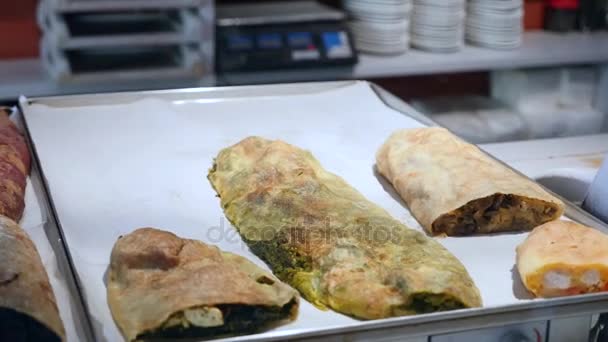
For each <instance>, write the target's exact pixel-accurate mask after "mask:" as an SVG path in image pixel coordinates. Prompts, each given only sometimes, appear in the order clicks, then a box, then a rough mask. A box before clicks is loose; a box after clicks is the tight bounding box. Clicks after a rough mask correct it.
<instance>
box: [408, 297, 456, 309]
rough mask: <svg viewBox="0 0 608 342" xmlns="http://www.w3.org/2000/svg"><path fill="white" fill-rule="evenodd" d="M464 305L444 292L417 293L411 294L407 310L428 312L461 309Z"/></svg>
mask: <svg viewBox="0 0 608 342" xmlns="http://www.w3.org/2000/svg"><path fill="white" fill-rule="evenodd" d="M463 308H465V305H464V304H463V303H462V302H461V301H459V300H458V299H456V298H454V297H452V296H450V295H444V294H433V293H417V294H415V295H413V296H412V302H411V303H410V305H409V306H408V309H409V310H412V311H414V312H415V313H429V312H436V311H447V310H457V309H463Z"/></svg>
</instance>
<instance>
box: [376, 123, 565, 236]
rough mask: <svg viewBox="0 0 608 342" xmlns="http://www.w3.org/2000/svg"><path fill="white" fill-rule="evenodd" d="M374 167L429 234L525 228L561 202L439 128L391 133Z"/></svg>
mask: <svg viewBox="0 0 608 342" xmlns="http://www.w3.org/2000/svg"><path fill="white" fill-rule="evenodd" d="M376 168H377V170H378V172H379V173H380V174H382V175H383V176H384V177H385V178H386V179H387V180H388V181H389V182H390V183H391V184H392V185H393V187H394V188H395V190H396V191H397V192H398V193H399V195H400V196H401V198H402V199H403V200H404V201H405V203H406V204H407V206H408V207H409V209H410V212H411V213H412V215H414V217H415V218H416V219H417V220H418V222H419V223H420V224H421V225H422V226H423V227H424V228H425V229H426V230H427V231H428V232H429V233H430V234H433V235H438V234H447V235H453V236H456V235H471V234H475V233H495V232H503V231H518V230H520V231H521V230H524V231H525V230H531V229H532V228H534V227H536V226H539V225H541V224H543V223H545V222H548V221H552V220H555V219H558V218H559V217H561V215H562V214H563V211H564V204H563V203H562V202H561V201H560V200H559V199H557V198H556V197H554V196H552V195H550V194H549V193H548V192H546V191H545V190H543V189H542V188H541V187H540V186H539V185H538V184H536V183H534V182H533V181H531V180H529V179H527V178H524V177H522V176H520V175H518V174H517V173H515V172H513V171H512V170H510V169H509V168H507V167H505V166H504V165H501V164H500V163H499V162H497V161H495V160H493V159H492V158H490V157H488V156H487V155H485V154H484V153H483V152H482V151H480V150H479V148H477V147H476V146H474V145H471V144H469V143H466V142H464V141H462V140H460V139H459V138H458V137H456V136H455V135H453V134H451V133H450V132H449V131H448V130H446V129H444V128H437V127H433V128H417V129H409V130H402V131H398V132H395V133H394V134H393V135H391V136H390V138H389V139H388V140H387V141H386V142H385V143H384V145H383V146H382V147H381V148H380V150H379V151H378V153H377V155H376Z"/></svg>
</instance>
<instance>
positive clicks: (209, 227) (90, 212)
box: [20, 81, 608, 341]
mask: <svg viewBox="0 0 608 342" xmlns="http://www.w3.org/2000/svg"><path fill="white" fill-rule="evenodd" d="M20 108H21V110H22V112H23V115H24V119H25V124H26V127H27V137H28V139H29V141H30V143H31V146H32V148H33V152H34V155H35V162H36V163H37V165H38V167H39V168H40V171H41V174H42V179H43V181H44V182H43V183H44V186H45V189H46V190H47V192H48V194H49V197H48V201H49V204H50V205H49V206H50V208H52V212H53V214H54V215H53V217H54V218H56V223H57V229H58V234H60V236H62V237H63V239H62V241H63V243H64V244H65V246H66V250H67V253H66V255H67V260H66V261H65V262H66V263H67V264H68V265H69V266H70V267H71V269H72V270H73V272H74V279H75V282H76V286H75V290H76V291H79V295H80V296H81V297H82V300H83V303H82V304H83V306H84V308H85V309H84V310H83V312H82V314H83V315H84V316H85V317H83V318H82V320H83V321H85V322H92V324H91V326H92V329H93V330H92V331H91V334H92V335H93V336H94V337H93V338H94V339H95V340H99V341H117V340H121V339H122V338H121V336H120V334H119V332H118V329H117V327H116V325H115V323H114V322H113V320H112V318H111V315H110V313H109V309H108V307H107V303H106V292H105V290H106V289H105V283H104V277H105V272H106V270H107V265H108V262H109V256H110V252H111V249H112V246H113V244H114V242H115V240H116V239H117V238H118V236H119V235H121V234H125V233H128V232H130V231H132V230H133V229H135V228H138V227H142V226H156V227H159V228H163V229H166V230H170V231H172V232H174V233H176V234H178V235H180V236H184V237H189V238H195V239H200V240H203V241H206V242H209V243H213V244H216V245H218V246H219V247H220V248H222V249H224V250H226V251H231V252H234V253H238V254H240V255H243V256H245V257H247V258H249V259H250V260H252V261H253V262H255V263H257V264H259V265H260V266H262V267H264V268H267V266H266V265H265V264H264V263H263V262H262V261H261V260H260V259H259V258H257V257H256V256H255V255H254V254H252V253H251V252H250V251H249V249H248V248H247V247H246V245H245V244H243V243H242V241H241V240H240V238H239V236H238V234H236V233H235V232H234V230H232V229H231V228H230V227H229V225H228V224H227V221H226V220H225V219H224V216H223V213H222V210H221V208H220V205H219V202H218V201H217V198H216V197H215V193H214V192H213V190H212V189H211V187H210V185H209V184H208V182H207V180H206V177H205V176H206V172H207V170H208V168H209V167H210V166H211V163H212V158H213V157H214V156H215V155H216V154H217V153H218V151H219V149H220V148H223V147H226V146H228V145H230V144H233V143H236V142H237V141H239V140H240V139H242V138H244V137H246V136H249V135H262V136H266V137H268V138H281V139H284V140H286V141H288V142H291V143H293V144H295V145H297V146H300V147H303V148H306V149H309V150H310V151H311V152H312V153H313V154H314V155H315V156H316V157H317V158H318V159H319V160H320V162H321V164H322V165H323V166H324V167H325V168H326V169H328V170H330V171H332V172H335V173H337V174H338V175H340V176H342V177H343V178H344V179H345V180H346V181H347V182H349V183H350V184H351V185H353V186H354V187H355V188H357V189H358V190H359V191H361V192H362V193H363V194H364V195H365V196H366V197H367V198H369V199H370V200H371V201H373V202H375V203H378V204H379V205H380V206H382V207H384V208H385V209H386V210H387V211H389V212H390V213H391V214H392V215H393V216H395V217H396V218H398V219H400V220H401V221H404V222H405V223H406V224H407V225H408V226H410V227H412V228H414V229H421V228H420V226H419V224H418V223H417V222H416V221H415V220H414V219H413V218H412V216H411V215H410V214H409V212H408V210H407V208H406V207H405V206H403V205H402V203H401V202H400V201H399V200H398V199H397V198H396V197H395V194H394V193H391V191H390V190H388V191H387V190H385V186H386V184H384V186H383V184H382V180H381V178H379V177H378V176H377V175H376V174H375V173H374V170H373V166H374V163H375V162H374V156H375V152H376V150H377V148H378V147H379V146H380V145H381V143H382V142H383V141H384V140H385V139H386V137H387V136H388V134H390V133H391V132H392V131H394V130H396V129H398V128H407V127H419V126H424V125H434V123H433V122H432V121H430V120H429V119H427V118H426V117H424V116H422V115H420V114H419V113H417V112H416V111H415V110H413V109H412V108H411V107H409V106H408V105H407V104H405V103H403V102H402V101H400V100H399V99H397V98H395V97H394V96H392V95H390V94H388V93H387V92H385V91H383V90H382V89H381V88H379V87H377V86H374V85H373V84H370V83H367V82H361V81H348V82H328V83H302V84H288V85H271V86H246V87H226V88H196V89H181V90H168V91H148V92H130V93H114V94H95V95H80V96H68V97H47V98H31V99H27V98H24V97H22V98H21V99H20ZM387 189H389V188H387ZM566 203H567V202H566ZM566 215H567V217H568V218H570V219H573V220H575V221H578V222H581V223H583V224H586V225H589V226H592V227H595V228H597V229H599V230H602V231H604V232H608V227H607V226H606V225H605V224H603V223H601V222H600V221H599V220H597V219H595V218H593V217H592V216H590V215H588V214H586V213H585V212H584V211H582V210H581V209H579V208H578V207H576V206H574V205H572V204H571V203H567V210H566ZM212 231H213V232H215V233H217V232H218V231H219V232H223V233H225V235H223V236H219V237H220V238H218V235H210V232H212ZM526 235H527V234H526V233H520V234H504V235H495V236H476V237H467V238H443V239H439V242H440V243H442V244H443V245H444V246H446V248H448V249H449V250H450V251H451V252H452V253H454V254H455V255H456V256H457V257H458V258H459V259H460V260H461V261H462V262H463V264H464V265H465V266H466V267H467V269H468V270H469V273H470V274H471V276H472V277H473V279H474V280H475V282H476V283H477V285H478V287H479V289H480V291H481V294H482V297H483V299H484V305H486V306H485V307H483V308H476V309H467V310H459V311H450V312H440V313H433V314H425V315H418V316H410V317H397V318H391V319H383V320H375V321H359V320H355V319H352V318H349V317H346V316H343V315H341V314H338V313H335V312H333V311H320V310H318V309H316V308H314V307H313V306H312V305H310V304H309V303H307V302H306V301H303V302H302V305H301V309H300V315H299V318H298V320H297V321H295V322H293V323H291V324H288V325H285V326H282V327H279V328H277V329H274V330H271V331H268V332H265V333H261V334H256V335H249V336H240V337H235V338H232V339H231V340H235V341H262V340H263V341H268V340H285V339H290V340H295V339H298V340H299V339H310V340H311V341H312V340H318V339H319V338H322V337H323V338H330V339H332V340H336V341H339V340H343V339H348V340H374V339H376V340H377V339H382V340H384V341H387V340H390V339H391V338H393V339H394V340H399V341H426V338H427V337H429V336H437V335H441V334H445V333H453V332H458V331H467V330H475V329H483V328H488V327H497V326H505V325H508V324H515V323H521V322H532V321H543V320H552V319H558V318H564V317H570V316H573V315H579V316H580V315H591V314H595V313H599V312H602V311H603V310H605V309H606V308H607V307H608V293H599V294H590V295H581V296H572V297H564V298H556V299H531V298H530V297H528V296H527V293H526V292H525V290H524V289H523V287H522V285H521V284H520V282H519V280H518V279H517V276H516V272H513V270H514V263H515V246H516V245H517V244H519V243H520V242H521V241H523V239H525V237H526Z"/></svg>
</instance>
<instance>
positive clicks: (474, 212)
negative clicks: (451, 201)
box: [433, 194, 558, 236]
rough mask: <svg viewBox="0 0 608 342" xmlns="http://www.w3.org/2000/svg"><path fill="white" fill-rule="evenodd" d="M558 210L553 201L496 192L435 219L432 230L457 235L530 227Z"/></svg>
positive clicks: (549, 218)
mask: <svg viewBox="0 0 608 342" xmlns="http://www.w3.org/2000/svg"><path fill="white" fill-rule="evenodd" d="M557 212H558V207H557V206H556V205H555V204H553V203H549V202H545V201H541V200H537V199H533V198H527V197H521V196H516V195H505V194H495V195H492V196H488V197H485V198H480V199H477V200H474V201H471V202H469V203H467V204H465V205H463V206H462V207H460V208H458V209H456V210H454V211H451V212H449V213H447V214H444V215H441V216H440V217H439V218H437V219H436V220H435V222H433V233H434V234H441V233H445V234H447V235H451V236H455V235H471V234H475V233H491V232H498V231H511V230H531V229H533V228H534V227H536V226H539V225H541V224H543V223H545V222H548V221H551V220H553V219H555V218H556V217H555V216H556V214H557Z"/></svg>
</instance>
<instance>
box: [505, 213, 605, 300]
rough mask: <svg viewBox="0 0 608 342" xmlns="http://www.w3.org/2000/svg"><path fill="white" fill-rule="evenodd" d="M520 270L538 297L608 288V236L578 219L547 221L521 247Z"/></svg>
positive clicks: (518, 257) (519, 253) (518, 263)
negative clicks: (579, 222)
mask: <svg viewBox="0 0 608 342" xmlns="http://www.w3.org/2000/svg"><path fill="white" fill-rule="evenodd" d="M517 270H518V271H519V275H520V277H521V280H522V281H523V283H524V285H525V286H526V288H527V289H528V290H529V291H530V292H532V293H534V294H535V295H536V296H538V297H555V296H567V295H575V294H582V293H589V292H598V291H608V236H607V235H606V234H603V233H601V232H600V231H598V230H596V229H593V228H589V227H586V226H583V225H580V224H578V223H575V222H570V221H553V222H548V223H545V224H543V225H542V226H540V227H537V228H535V229H534V230H533V231H532V232H531V233H530V235H529V236H528V238H527V239H526V240H525V241H524V242H523V243H522V244H521V245H519V246H518V247H517Z"/></svg>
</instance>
